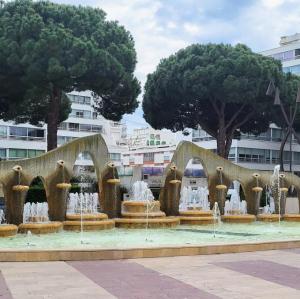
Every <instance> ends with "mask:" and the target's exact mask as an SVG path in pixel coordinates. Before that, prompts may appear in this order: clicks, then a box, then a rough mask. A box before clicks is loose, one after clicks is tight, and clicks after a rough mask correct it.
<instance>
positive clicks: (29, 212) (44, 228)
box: [19, 202, 62, 234]
mask: <svg viewBox="0 0 300 299" xmlns="http://www.w3.org/2000/svg"><path fill="white" fill-rule="evenodd" d="M61 229H62V223H61V222H56V221H49V216H48V203H46V202H38V203H30V202H27V203H26V204H25V205H24V209H23V223H21V224H20V225H19V232H20V233H23V234H27V233H28V232H29V231H30V233H32V234H48V233H56V232H58V231H60V230H61Z"/></svg>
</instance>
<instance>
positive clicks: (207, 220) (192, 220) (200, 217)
mask: <svg viewBox="0 0 300 299" xmlns="http://www.w3.org/2000/svg"><path fill="white" fill-rule="evenodd" d="M179 218H180V224H186V225H206V224H212V223H214V217H213V216H212V211H204V210H196V209H195V210H187V211H180V212H179Z"/></svg>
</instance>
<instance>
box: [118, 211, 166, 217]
mask: <svg viewBox="0 0 300 299" xmlns="http://www.w3.org/2000/svg"><path fill="white" fill-rule="evenodd" d="M121 214H122V217H124V218H147V217H148V218H162V217H166V213H164V212H161V211H159V212H149V213H147V212H146V213H145V212H138V213H136V212H135V213H131V212H122V213H121Z"/></svg>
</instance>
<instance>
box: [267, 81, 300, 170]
mask: <svg viewBox="0 0 300 299" xmlns="http://www.w3.org/2000/svg"><path fill="white" fill-rule="evenodd" d="M266 95H267V96H273V95H274V105H275V106H279V107H280V109H281V112H282V114H283V117H284V120H285V122H286V125H287V131H286V133H285V135H284V137H283V139H282V141H281V145H280V152H279V153H280V170H281V171H283V170H284V169H283V152H284V146H285V144H286V141H287V139H288V138H289V137H290V172H292V135H293V134H294V136H295V137H296V138H297V140H298V139H299V138H298V136H297V133H296V131H295V129H294V128H293V125H294V122H295V118H296V114H297V106H298V103H300V87H298V91H297V96H296V101H295V106H294V111H293V107H292V105H289V114H287V113H286V111H285V108H284V106H283V104H282V102H281V100H280V89H279V88H278V87H276V86H275V84H274V81H273V80H271V81H270V83H269V86H268V89H267V92H266Z"/></svg>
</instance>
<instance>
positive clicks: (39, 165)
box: [0, 134, 112, 224]
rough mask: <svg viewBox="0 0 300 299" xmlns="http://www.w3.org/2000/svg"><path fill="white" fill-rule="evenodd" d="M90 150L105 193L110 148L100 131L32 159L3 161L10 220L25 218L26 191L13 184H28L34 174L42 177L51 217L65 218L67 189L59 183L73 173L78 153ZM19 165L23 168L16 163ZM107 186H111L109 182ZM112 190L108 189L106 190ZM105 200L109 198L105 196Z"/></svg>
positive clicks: (2, 176) (0, 175)
mask: <svg viewBox="0 0 300 299" xmlns="http://www.w3.org/2000/svg"><path fill="white" fill-rule="evenodd" d="M82 152H89V154H90V155H91V157H92V160H93V163H94V167H95V171H96V175H97V180H98V185H99V190H100V198H101V193H105V192H104V191H103V190H102V189H101V187H103V183H102V177H103V172H104V171H105V169H106V168H107V167H108V166H107V164H108V149H107V146H106V143H105V141H104V139H103V137H102V136H101V135H100V134H96V135H91V136H87V137H82V138H78V139H75V140H74V141H71V142H69V143H67V144H65V145H63V146H61V147H59V148H57V149H55V150H52V151H50V152H47V153H46V154H44V155H41V156H39V157H36V158H32V159H23V160H17V161H2V162H0V182H1V183H2V185H3V192H4V197H5V201H6V207H7V209H6V219H7V221H8V222H9V223H13V224H20V223H22V220H23V206H24V202H25V198H26V194H27V191H26V190H24V191H19V192H16V191H13V190H12V189H13V186H15V185H24V186H29V185H30V183H31V181H32V180H33V179H34V178H35V177H42V178H43V180H44V181H43V182H44V186H45V191H46V196H47V201H48V205H49V218H50V220H51V221H63V220H64V219H65V213H66V198H67V190H66V189H59V188H57V184H59V183H69V182H70V179H71V177H72V175H73V166H74V164H75V161H76V159H77V157H78V155H79V154H80V153H82ZM16 165H19V166H20V169H21V170H20V171H16V169H14V167H15V166H16ZM106 188H112V187H111V186H109V185H106ZM107 193H109V192H106V194H107ZM105 200H109V198H108V197H107V196H106V197H105Z"/></svg>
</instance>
